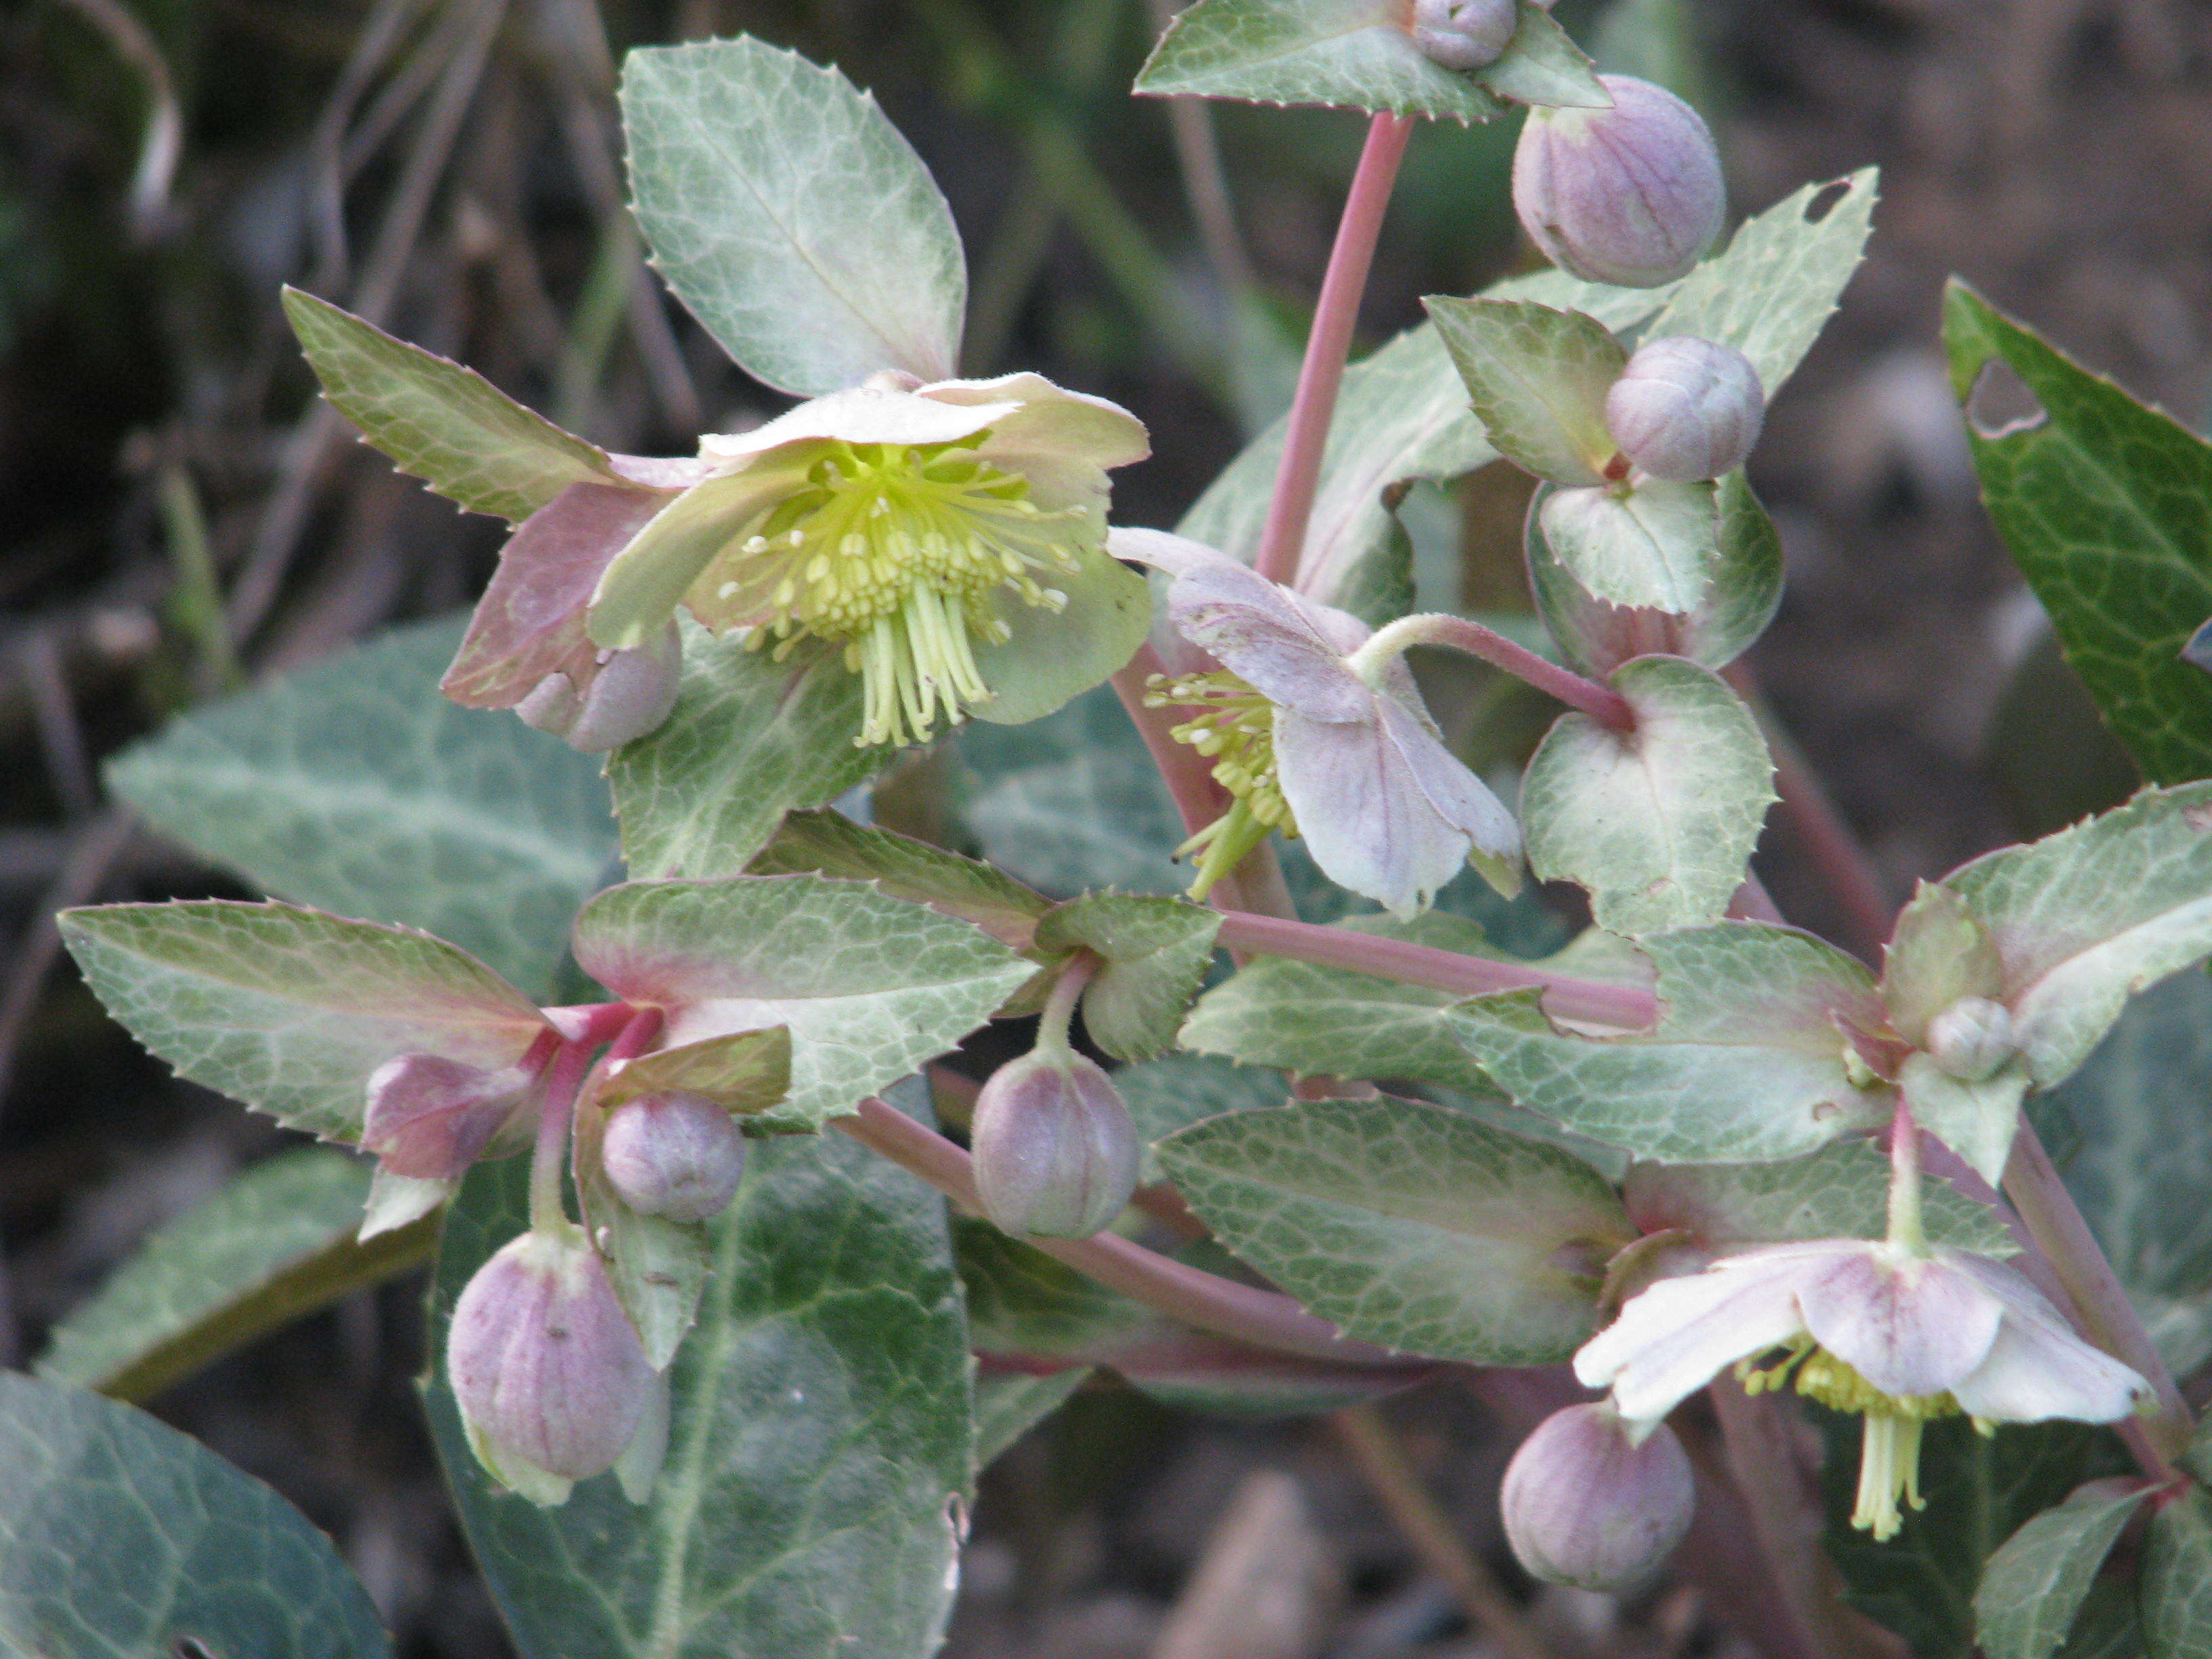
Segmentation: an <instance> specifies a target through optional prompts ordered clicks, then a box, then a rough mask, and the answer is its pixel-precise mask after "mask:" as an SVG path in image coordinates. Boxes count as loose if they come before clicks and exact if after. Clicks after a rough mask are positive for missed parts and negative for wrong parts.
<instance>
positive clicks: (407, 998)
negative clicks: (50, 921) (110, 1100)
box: [61, 899, 547, 1139]
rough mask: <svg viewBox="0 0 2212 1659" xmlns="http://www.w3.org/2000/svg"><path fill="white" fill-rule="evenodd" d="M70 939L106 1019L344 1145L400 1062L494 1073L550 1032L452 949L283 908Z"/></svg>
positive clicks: (169, 920) (259, 907)
mask: <svg viewBox="0 0 2212 1659" xmlns="http://www.w3.org/2000/svg"><path fill="white" fill-rule="evenodd" d="M61 930H62V941H63V943H64V944H65V945H68V947H69V951H70V955H71V956H73V957H76V963H77V966H78V967H79V968H80V969H82V970H83V972H84V976H85V979H86V981H87V982H88V983H89V984H90V985H91V987H92V988H93V990H94V992H95V993H97V994H98V995H99V997H100V1000H101V1001H102V1002H103V1003H105V1004H106V1006H107V1011H108V1012H110V1013H112V1014H113V1015H114V1016H115V1018H117V1019H118V1020H119V1021H121V1022H122V1024H124V1025H125V1027H126V1028H128V1029H129V1030H130V1032H131V1035H132V1036H135V1037H137V1039H138V1041H139V1042H143V1043H144V1044H145V1045H146V1047H147V1048H149V1049H151V1050H152V1051H153V1052H154V1053H155V1054H157V1055H159V1056H160V1057H161V1059H163V1060H167V1061H168V1062H169V1064H170V1065H172V1066H175V1067H176V1069H177V1071H178V1072H179V1074H181V1075H182V1076H185V1077H188V1078H190V1079H191V1080H192V1081H193V1082H195V1083H198V1084H202V1085H205V1086H206V1087H208V1088H210V1089H214V1090H217V1091H220V1092H222V1093H223V1094H227V1095H228V1096H229V1097H231V1098H232V1099H234V1100H238V1101H243V1102H244V1103H246V1105H248V1106H252V1107H254V1108H255V1109H258V1110H260V1111H264V1112H267V1113H269V1114H270V1115H271V1116H272V1117H275V1118H276V1120H277V1121H279V1122H282V1123H286V1124H289V1125H290V1126H291V1127H294V1128H297V1129H305V1130H307V1131H308V1132H309V1133H313V1134H316V1135H320V1136H324V1137H325V1138H328V1139H353V1138H354V1137H356V1136H357V1135H359V1134H360V1133H361V1121H362V1113H363V1112H364V1111H365V1110H366V1109H367V1106H368V1094H367V1090H368V1076H369V1073H372V1072H374V1071H375V1070H376V1068H377V1067H378V1066H381V1065H383V1064H384V1062H385V1061H386V1060H391V1059H392V1058H394V1057H395V1056H397V1055H399V1054H437V1055H440V1056H441V1057H442V1058H444V1059H447V1060H457V1061H459V1063H461V1064H462V1065H465V1066H481V1067H483V1068H484V1069H486V1070H496V1069H498V1068H499V1067H501V1066H511V1065H513V1064H514V1063H515V1062H516V1061H517V1060H520V1059H521V1058H522V1055H523V1054H524V1052H525V1051H526V1049H528V1048H529V1047H530V1045H531V1044H532V1042H534V1041H535V1040H536V1039H537V1037H538V1034H539V1033H540V1032H541V1031H544V1030H546V1029H547V1027H546V1025H545V1024H544V1020H543V1019H542V1018H540V1017H539V1015H538V1010H537V1008H536V1007H535V1006H532V1004H531V1002H530V1001H529V1000H528V999H526V997H524V996H523V995H522V994H521V993H520V992H519V991H517V990H516V989H515V988H514V987H513V986H511V985H509V984H508V983H507V981H505V980H503V979H501V977H500V976H499V975H496V974H495V973H493V972H492V971H491V969H489V968H487V967H485V966H484V965H483V963H480V962H478V961H477V960H476V958H474V957H471V956H469V955H467V954H466V953H465V952H464V951H457V950H455V949H454V948H453V946H452V945H447V943H446V942H445V941H444V940H442V939H432V938H430V937H429V936H428V934H426V933H415V932H412V931H411V930H409V929H406V928H400V927H382V926H380V925H378V924H376V923H374V922H367V921H346V920H344V919H343V918H341V917H338V916H331V915H322V914H321V913H320V912H318V911H313V910H300V909H295V908H292V907H291V906H290V905H286V904H240V903H235V902H231V901H229V900H224V899H209V900H204V901H201V902H194V903H189V904H111V905H105V906H101V907H100V908H95V909H88V910H67V911H64V912H63V914H62V916H61Z"/></svg>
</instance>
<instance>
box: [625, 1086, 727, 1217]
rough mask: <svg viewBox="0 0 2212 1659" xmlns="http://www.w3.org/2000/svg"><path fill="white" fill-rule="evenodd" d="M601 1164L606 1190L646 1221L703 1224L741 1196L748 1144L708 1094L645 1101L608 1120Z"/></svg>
mask: <svg viewBox="0 0 2212 1659" xmlns="http://www.w3.org/2000/svg"><path fill="white" fill-rule="evenodd" d="M599 1163H600V1167H601V1168H602V1169H604V1170H605V1171H606V1176H607V1184H608V1185H609V1186H611V1187H612V1188H614V1189H615V1193H616V1194H617V1196H618V1197H619V1198H620V1199H621V1200H622V1201H623V1203H625V1204H627V1205H629V1206H630V1208H631V1209H633V1210H635V1211H636V1212H638V1213H639V1214H640V1215H658V1216H665V1217H666V1218H668V1219H669V1220H671V1221H704V1220H706V1219H707V1218H708V1217H709V1216H713V1215H719V1214H720V1212H721V1211H722V1208H723V1206H726V1204H728V1203H729V1201H730V1200H731V1199H732V1198H733V1197H735V1196H736V1194H737V1190H738V1182H739V1181H741V1180H742V1179H743V1178H744V1173H745V1138H744V1135H743V1134H741V1133H738V1126H737V1122H736V1121H735V1120H734V1119H732V1117H731V1115H730V1114H729V1113H728V1111H727V1110H726V1109H724V1108H722V1107H720V1106H717V1105H716V1104H715V1103H714V1102H713V1101H711V1100H709V1099H708V1098H707V1097H706V1096H704V1095H694V1094H685V1093H683V1092H681V1091H675V1090H671V1091H665V1092H663V1093H659V1094H651V1095H640V1096H638V1097H637V1098H636V1099H635V1100H626V1101H624V1102H623V1103H622V1104H621V1105H619V1106H617V1107H616V1108H615V1109H614V1111H613V1112H612V1114H611V1115H609V1117H608V1119H607V1132H606V1136H605V1139H604V1140H602V1141H601V1143H600V1146H599Z"/></svg>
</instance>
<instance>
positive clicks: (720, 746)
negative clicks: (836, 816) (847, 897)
mask: <svg viewBox="0 0 2212 1659" xmlns="http://www.w3.org/2000/svg"><path fill="white" fill-rule="evenodd" d="M683 629H684V680H683V686H682V689H681V690H679V691H678V694H677V698H676V708H675V709H674V711H673V712H672V713H671V714H670V715H669V716H668V719H667V720H665V721H664V722H663V723H662V724H661V726H660V727H659V729H658V730H657V731H654V732H651V733H650V734H648V735H647V736H646V737H643V738H639V739H638V740H637V741H636V742H635V743H627V744H623V746H622V747H621V748H620V749H618V750H616V751H615V752H614V754H613V755H611V757H609V758H608V761H607V775H608V776H609V778H610V779H611V780H612V781H613V783H614V797H615V810H616V811H617V814H618V815H619V816H620V817H621V819H622V844H623V857H624V858H626V859H627V860H629V870H630V873H631V874H632V875H634V876H645V877H661V876H734V875H736V874H738V872H740V871H742V870H743V869H744V867H745V866H747V865H748V864H750V863H751V862H752V860H753V858H754V856H755V855H756V854H758V853H759V852H760V850H761V848H763V847H764V846H766V845H767V844H768V842H769V837H770V836H774V835H775V830H776V825H777V824H778V823H781V821H782V818H783V815H784V814H785V813H786V812H787V811H793V810H795V809H798V808H802V807H812V806H821V805H826V804H827V803H829V802H830V801H833V800H835V799H836V798H837V797H838V796H840V795H842V794H843V793H845V792H846V791H847V790H848V789H850V788H852V787H854V785H855V784H859V783H864V782H866V781H867V780H868V779H869V778H870V777H871V776H872V775H874V773H875V772H876V770H877V769H878V768H879V767H881V766H882V765H883V764H884V762H886V761H888V760H889V759H890V757H891V755H892V753H893V751H892V750H890V749H888V748H885V747H883V746H882V745H880V744H878V745H877V746H875V747H872V748H866V749H864V748H861V747H860V746H859V745H858V744H855V743H854V741H853V739H854V738H855V737H856V736H857V735H858V734H859V732H860V676H859V675H858V674H853V673H848V672H847V671H846V670H845V666H844V664H843V663H842V661H841V660H839V659H838V657H837V655H836V653H835V652H834V651H831V650H826V649H817V650H802V651H800V652H799V653H797V654H796V655H794V656H793V657H792V658H791V659H789V660H787V661H785V662H781V663H779V662H777V661H775V659H774V658H773V656H772V654H771V653H769V652H766V651H748V650H747V649H745V646H744V641H743V640H740V639H738V638H737V637H736V636H735V635H727V636H725V637H723V638H721V639H716V638H715V637H714V635H711V634H709V633H708V631H707V630H706V629H703V628H702V627H700V626H699V625H698V624H697V623H695V622H692V621H691V620H690V618H689V617H685V618H684V619H683Z"/></svg>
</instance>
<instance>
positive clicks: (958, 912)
mask: <svg viewBox="0 0 2212 1659" xmlns="http://www.w3.org/2000/svg"><path fill="white" fill-rule="evenodd" d="M747 873H748V874H750V875H756V876H790V875H806V874H813V875H823V876H836V877H840V878H843V879H845V880H847V881H872V882H874V883H875V884H877V885H878V886H879V887H881V888H882V889H883V890H884V891H885V892H886V893H889V894H890V895H892V896H894V897H896V898H902V899H911V900H913V901H914V902H915V903H917V904H927V906H928V907H929V908H931V909H933V910H936V911H939V912H941V913H943V914H944V915H948V916H957V917H959V918H960V919H961V920H962V921H971V922H973V923H975V926H976V927H980V928H981V929H982V930H983V931H984V932H985V933H988V934H989V935H990V936H991V937H992V938H993V939H997V940H998V941H999V942H1000V944H1001V945H1010V946H1012V948H1013V949H1014V950H1017V951H1026V950H1028V949H1029V948H1030V942H1031V941H1032V940H1033V939H1035V937H1036V925H1037V921H1038V919H1039V918H1041V917H1042V915H1044V913H1045V912H1046V911H1047V910H1049V909H1050V908H1052V901H1051V900H1050V899H1048V898H1047V897H1045V896H1044V895H1043V894H1042V893H1040V892H1037V891H1036V890H1035V889H1033V888H1029V887H1024V886H1023V885H1022V884H1021V883H1019V882H1018V881H1016V880H1015V879H1014V878H1012V876H1009V875H1006V874H1005V873H1004V872H1001V871H999V870H996V869H994V868H993V867H992V866H989V865H987V864H984V863H981V862H980V861H979V860H975V859H964V858H962V857H961V856H960V855H959V854H957V853H948V852H946V851H945V849H944V848H941V847H933V846H931V845H930V844H929V843H928V842H926V841H916V840H915V838H914V837H913V836H902V835H898V834H896V833H894V832H893V831H891V830H889V829H876V828H873V827H872V826H869V825H866V824H860V823H854V822H853V820H852V819H850V818H848V817H846V816H845V815H844V814H843V813H842V812H793V813H792V814H791V815H790V816H789V817H787V818H785V819H784V821H783V824H782V827H781V829H778V830H777V831H776V832H775V839H774V840H773V841H771V842H769V844H768V845H767V846H766V847H764V848H762V849H761V852H760V855H759V856H758V857H757V858H756V859H755V860H753V861H752V865H751V867H750V870H749V871H748V872H747Z"/></svg>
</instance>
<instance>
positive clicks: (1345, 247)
mask: <svg viewBox="0 0 2212 1659" xmlns="http://www.w3.org/2000/svg"><path fill="white" fill-rule="evenodd" d="M1412 135H1413V117H1412V116H1410V115H1392V114H1389V113H1388V112H1385V113H1383V114H1381V115H1377V116H1376V118H1375V119H1374V122H1373V124H1372V125H1370V126H1369V128H1368V129H1367V143H1366V145H1365V147H1364V149H1361V150H1360V152H1359V167H1358V170H1357V171H1356V172H1354V173H1352V188H1351V190H1350V191H1349V192H1348V193H1347V194H1346V197H1345V198H1344V217H1343V218H1342V219H1341V220H1340V221H1339V222H1338V223H1337V228H1336V246H1334V247H1333V248H1332V249H1330V250H1329V255H1328V272H1327V273H1326V274H1325V275H1324V276H1322V283H1321V299H1320V301H1319V302H1318V303H1317V304H1316V306H1315V307H1314V319H1313V331H1312V332H1311V333H1310V334H1309V335H1308V336H1307V337H1306V356H1305V362H1304V364H1303V365H1302V366H1301V367H1300V368H1299V370H1298V390H1297V396H1296V397H1295V398H1292V399H1291V418H1290V425H1289V428H1288V430H1286V431H1285V434H1284V435H1283V459H1282V463H1281V465H1279V466H1278V467H1277V469H1276V471H1275V494H1274V498H1273V501H1270V502H1269V503H1268V507H1267V529H1266V531H1265V532H1263V533H1262V534H1261V538H1260V555H1259V557H1258V558H1257V559H1256V560H1255V561H1254V563H1255V568H1257V569H1258V570H1259V572H1260V574H1261V575H1263V576H1265V577H1267V579H1268V580H1271V581H1279V582H1282V583H1284V584H1285V585H1287V586H1297V577H1298V564H1299V561H1300V558H1301V556H1302V555H1303V554H1304V550H1305V541H1306V526H1307V524H1308V522H1309V521H1310V520H1311V519H1312V517H1313V504H1314V494H1315V491H1316V489H1317V488H1318V486H1319V483H1320V479H1321V462H1322V453H1323V451H1325V450H1326V449H1327V448H1328V428H1329V422H1330V420H1331V419H1332V418H1333V417H1334V415H1335V413H1336V393H1337V389H1338V387H1339V386H1341V385H1343V383H1344V364H1345V359H1346V357H1347V356H1349V355H1350V353H1351V350H1352V325H1354V324H1355V323H1356V322H1357V321H1358V318H1359V299H1360V295H1363V294H1364V293H1365V292H1366V289H1367V272H1368V270H1369V268H1370V266H1372V265H1373V264H1374V262H1375V242H1376V238H1377V237H1378V236H1379V235H1380V234H1382V229H1383V210H1385V209H1387V208H1388V207H1389V205H1390V188H1391V186H1392V185H1395V183H1396V182H1397V179H1398V163H1399V162H1400V161H1402V160H1404V159H1405V155H1406V141H1407V138H1409V137H1412Z"/></svg>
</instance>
